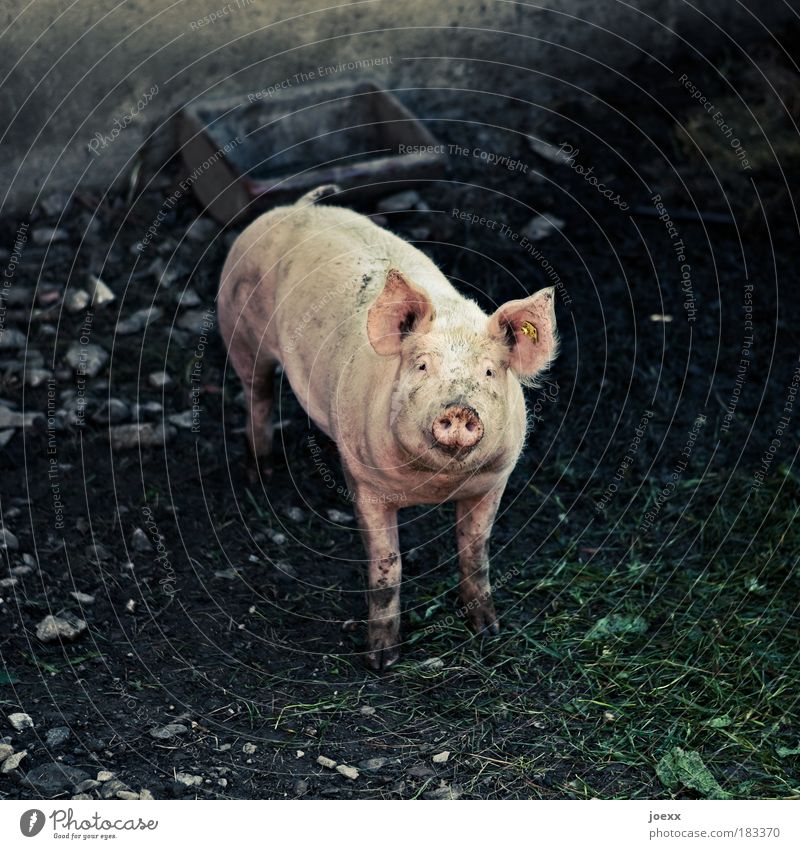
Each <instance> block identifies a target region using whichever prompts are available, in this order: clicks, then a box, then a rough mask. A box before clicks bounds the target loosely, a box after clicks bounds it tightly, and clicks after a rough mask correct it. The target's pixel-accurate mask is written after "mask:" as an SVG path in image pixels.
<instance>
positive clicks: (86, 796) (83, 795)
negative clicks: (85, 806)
mask: <svg viewBox="0 0 800 849" xmlns="http://www.w3.org/2000/svg"><path fill="white" fill-rule="evenodd" d="M72 798H73V799H80V800H82V801H84V802H85V801H87V800H89V799H91V798H92V797H91V796H90V795H89V794H88V793H76V794H75V795H74V796H73V797H72Z"/></svg>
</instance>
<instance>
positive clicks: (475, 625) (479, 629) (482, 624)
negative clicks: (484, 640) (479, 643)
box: [469, 604, 500, 637]
mask: <svg viewBox="0 0 800 849" xmlns="http://www.w3.org/2000/svg"><path fill="white" fill-rule="evenodd" d="M469 624H470V627H471V628H472V630H473V631H474V632H475V633H476V634H477V635H478V636H479V637H496V636H497V635H498V634H499V633H500V623H499V622H498V621H497V614H496V613H495V612H494V606H493V605H491V604H490V605H486V606H485V607H480V608H478V609H476V610H471V611H470V615H469Z"/></svg>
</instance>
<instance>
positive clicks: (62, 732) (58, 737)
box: [45, 725, 69, 749]
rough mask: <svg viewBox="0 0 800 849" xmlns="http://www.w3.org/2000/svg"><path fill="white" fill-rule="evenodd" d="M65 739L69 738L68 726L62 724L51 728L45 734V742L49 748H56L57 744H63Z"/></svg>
mask: <svg viewBox="0 0 800 849" xmlns="http://www.w3.org/2000/svg"><path fill="white" fill-rule="evenodd" d="M67 740H69V728H67V727H66V726H64V725H59V726H57V727H56V728H51V729H50V730H49V731H48V732H47V734H46V735H45V742H46V743H47V747H48V748H49V749H57V748H59V746H63V745H64V743H66V742H67Z"/></svg>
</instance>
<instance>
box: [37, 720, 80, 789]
mask: <svg viewBox="0 0 800 849" xmlns="http://www.w3.org/2000/svg"><path fill="white" fill-rule="evenodd" d="M67 740H69V728H67V727H66V726H64V725H59V726H58V727H57V728H51V729H50V730H49V731H48V732H47V735H46V737H45V742H46V743H47V747H48V748H49V749H57V748H58V747H59V746H63V745H64V743H66V742H67ZM79 792H80V791H79Z"/></svg>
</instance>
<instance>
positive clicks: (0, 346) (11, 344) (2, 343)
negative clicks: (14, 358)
mask: <svg viewBox="0 0 800 849" xmlns="http://www.w3.org/2000/svg"><path fill="white" fill-rule="evenodd" d="M27 341H28V337H27V336H26V335H25V334H24V333H23V332H22V331H21V330H16V329H15V328H13V327H4V328H3V329H1V330H0V351H15V350H16V349H17V348H24V347H25V345H26V343H27Z"/></svg>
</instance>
